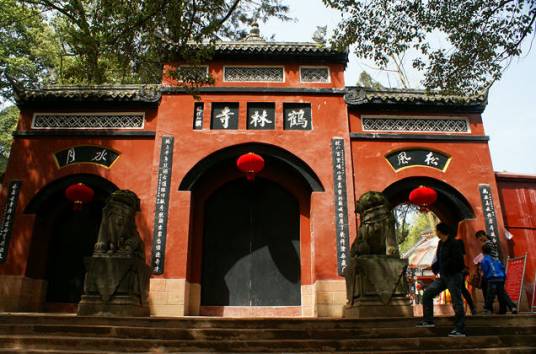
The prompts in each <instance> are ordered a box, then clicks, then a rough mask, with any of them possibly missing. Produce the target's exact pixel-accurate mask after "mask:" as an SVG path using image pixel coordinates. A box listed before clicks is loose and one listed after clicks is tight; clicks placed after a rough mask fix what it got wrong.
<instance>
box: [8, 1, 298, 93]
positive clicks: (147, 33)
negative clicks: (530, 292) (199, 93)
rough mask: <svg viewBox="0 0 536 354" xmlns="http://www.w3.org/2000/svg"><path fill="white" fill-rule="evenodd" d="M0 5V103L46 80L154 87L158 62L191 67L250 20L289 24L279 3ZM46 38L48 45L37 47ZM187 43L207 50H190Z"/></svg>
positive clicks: (238, 33)
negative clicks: (184, 63)
mask: <svg viewBox="0 0 536 354" xmlns="http://www.w3.org/2000/svg"><path fill="white" fill-rule="evenodd" d="M1 3H2V8H1V10H2V15H1V16H2V17H0V20H1V21H2V23H1V25H2V27H1V28H2V30H1V35H2V38H0V39H2V41H0V70H2V71H1V72H0V81H1V85H2V86H1V87H2V88H3V89H4V90H3V92H2V95H3V96H4V97H10V96H11V94H12V93H13V91H15V93H16V91H17V90H20V89H24V88H27V87H34V86H36V85H39V84H42V83H50V82H52V83H58V84H66V83H71V84H78V83H81V84H102V83H137V82H141V83H157V82H159V81H160V78H161V75H162V67H161V65H162V62H163V61H168V60H187V61H189V62H191V63H193V64H195V63H196V62H200V61H202V60H203V59H204V58H207V57H208V56H210V54H211V51H210V44H211V43H213V42H214V41H215V40H216V39H218V38H231V39H237V38H241V37H243V36H244V35H245V34H246V29H247V27H248V25H249V24H251V23H252V22H254V21H264V20H266V19H267V18H269V17H278V18H281V19H288V18H287V17H286V15H285V14H286V12H287V11H288V8H287V6H285V5H283V4H282V3H281V0H211V1H196V0H174V1H169V0H19V1H15V0H1ZM4 28H6V29H5V30H4ZM4 37H5V38H6V39H7V41H4ZM44 39H46V41H45V42H46V43H42V42H43V40H44ZM191 42H195V43H201V42H203V43H205V44H206V45H205V46H200V47H197V48H192V46H191V45H189V43H191ZM45 44H46V45H45ZM45 54H46V55H45ZM40 55H43V56H40ZM19 61H22V63H19ZM15 64H17V65H15ZM28 73H30V74H31V75H29V74H28Z"/></svg>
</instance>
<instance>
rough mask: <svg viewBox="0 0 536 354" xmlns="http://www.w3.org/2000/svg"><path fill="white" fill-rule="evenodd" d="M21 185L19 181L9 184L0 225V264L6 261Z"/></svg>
mask: <svg viewBox="0 0 536 354" xmlns="http://www.w3.org/2000/svg"><path fill="white" fill-rule="evenodd" d="M21 185H22V182H21V181H12V182H11V183H9V187H8V191H7V199H6V206H5V208H4V216H3V217H2V223H0V263H3V262H5V261H6V259H7V251H8V249H9V241H10V240H11V233H12V232H13V222H14V220H15V212H16V211H17V203H18V200H19V192H20V187H21Z"/></svg>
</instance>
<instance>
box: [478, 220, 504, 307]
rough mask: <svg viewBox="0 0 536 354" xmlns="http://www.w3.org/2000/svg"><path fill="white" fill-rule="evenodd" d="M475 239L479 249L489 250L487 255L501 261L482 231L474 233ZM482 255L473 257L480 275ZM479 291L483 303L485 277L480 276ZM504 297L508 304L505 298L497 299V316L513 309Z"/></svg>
mask: <svg viewBox="0 0 536 354" xmlns="http://www.w3.org/2000/svg"><path fill="white" fill-rule="evenodd" d="M475 237H476V238H477V239H478V241H480V247H482V248H483V247H484V246H486V247H487V249H488V250H489V255H490V256H491V257H492V258H493V259H496V260H498V261H501V259H500V258H499V249H498V248H497V245H496V244H495V243H493V242H492V241H491V239H490V238H489V236H488V235H487V234H486V232H485V231H484V230H479V231H477V232H476V233H475ZM482 256H483V255H482V254H480V255H478V256H477V257H475V263H477V264H478V269H477V271H478V272H480V273H482V269H481V267H480V262H481V261H482ZM480 289H481V290H482V297H483V298H484V303H485V301H486V298H487V290H488V281H487V279H486V277H485V276H483V275H482V276H481V282H480ZM505 295H506V297H508V299H509V300H510V302H508V301H505V299H506V298H505V297H499V314H505V313H506V310H507V307H508V308H509V309H510V311H512V310H513V309H512V308H511V307H510V306H509V304H510V303H513V302H512V300H511V299H510V297H509V296H508V294H506V293H505Z"/></svg>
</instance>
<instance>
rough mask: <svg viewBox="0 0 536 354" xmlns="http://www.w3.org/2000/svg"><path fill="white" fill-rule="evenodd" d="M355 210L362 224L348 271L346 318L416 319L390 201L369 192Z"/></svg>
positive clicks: (344, 314) (405, 262) (344, 315)
mask: <svg viewBox="0 0 536 354" xmlns="http://www.w3.org/2000/svg"><path fill="white" fill-rule="evenodd" d="M356 211H357V212H358V213H359V214H360V221H361V224H360V225H359V232H358V237H357V239H356V240H355V241H354V243H353V244H352V248H351V251H350V262H349V266H348V268H346V270H345V278H346V298H347V301H348V302H347V304H346V306H345V307H344V310H343V317H349V318H361V317H384V316H387V317H413V309H412V307H411V303H410V301H409V298H408V297H407V294H408V285H407V281H406V276H405V275H406V274H405V273H406V268H407V265H408V262H407V260H405V259H400V256H399V252H398V245H397V242H396V235H395V227H394V223H395V220H394V217H393V215H392V212H391V209H390V207H389V204H388V202H387V199H386V198H385V196H384V195H383V194H382V193H380V192H367V193H365V194H363V195H362V196H361V197H360V198H359V201H358V202H357V207H356Z"/></svg>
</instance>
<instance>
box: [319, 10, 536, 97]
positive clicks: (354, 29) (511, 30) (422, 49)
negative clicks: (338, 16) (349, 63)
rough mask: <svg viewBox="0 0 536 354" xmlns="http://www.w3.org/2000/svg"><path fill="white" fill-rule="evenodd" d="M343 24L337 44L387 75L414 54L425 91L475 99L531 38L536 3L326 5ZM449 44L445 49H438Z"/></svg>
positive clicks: (339, 29)
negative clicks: (405, 56)
mask: <svg viewBox="0 0 536 354" xmlns="http://www.w3.org/2000/svg"><path fill="white" fill-rule="evenodd" d="M323 1H324V3H325V4H326V5H327V6H329V7H331V8H334V9H337V10H340V11H341V13H342V14H343V18H342V20H341V23H340V24H339V26H338V28H337V29H336V30H335V33H334V37H333V41H334V43H335V44H337V45H339V46H349V45H355V53H356V54H357V56H358V57H359V58H363V59H371V60H373V61H374V62H375V63H376V64H377V65H378V66H379V67H380V68H386V66H387V65H388V63H389V61H390V60H392V59H393V58H397V57H401V56H403V54H404V53H406V52H407V51H408V50H414V51H416V53H417V54H416V58H415V59H414V60H413V63H412V65H413V67H414V68H416V69H418V70H422V71H423V72H424V80H423V84H424V86H425V87H426V88H427V89H430V90H432V89H434V90H441V91H443V92H444V93H466V94H467V93H475V92H477V91H481V90H482V89H485V88H488V87H489V86H490V85H491V84H492V83H493V82H494V81H495V80H498V79H499V78H500V77H501V74H502V72H503V70H504V68H505V67H506V66H507V65H508V63H509V62H510V60H511V59H512V58H513V57H516V56H519V55H520V54H521V52H522V51H521V45H522V43H523V41H525V40H527V39H529V38H530V37H532V36H533V32H534V26H535V22H536V0H390V1H386V0H369V1H365V0H323ZM438 39H439V40H444V41H445V42H446V45H445V46H442V47H437V46H435V47H434V42H437V40H438Z"/></svg>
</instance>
